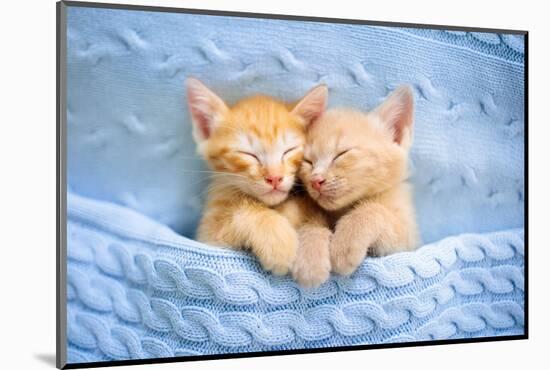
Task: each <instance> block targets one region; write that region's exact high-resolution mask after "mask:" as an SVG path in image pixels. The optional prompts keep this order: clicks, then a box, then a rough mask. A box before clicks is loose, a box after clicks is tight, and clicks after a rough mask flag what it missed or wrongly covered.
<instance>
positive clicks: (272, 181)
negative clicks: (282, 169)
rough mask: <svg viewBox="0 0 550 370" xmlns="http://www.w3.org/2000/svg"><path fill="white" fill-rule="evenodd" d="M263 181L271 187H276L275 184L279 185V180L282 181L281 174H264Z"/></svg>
mask: <svg viewBox="0 0 550 370" xmlns="http://www.w3.org/2000/svg"><path fill="white" fill-rule="evenodd" d="M265 182H267V183H268V184H269V185H271V186H273V189H277V186H279V185H281V182H283V176H271V175H270V176H266V177H265Z"/></svg>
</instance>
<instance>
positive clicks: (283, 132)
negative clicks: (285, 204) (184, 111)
mask: <svg viewBox="0 0 550 370" xmlns="http://www.w3.org/2000/svg"><path fill="white" fill-rule="evenodd" d="M327 94H328V90H327V88H326V86H324V85H320V86H317V87H315V88H313V89H312V90H310V91H309V92H308V93H307V94H306V95H305V96H304V97H303V98H302V99H301V100H300V101H299V102H298V103H297V104H294V105H292V106H289V105H287V104H285V103H283V102H280V101H278V100H276V99H274V98H271V97H268V96H253V97H249V98H246V99H243V100H241V101H239V102H238V103H237V104H235V105H234V106H232V107H228V106H227V105H226V104H225V103H224V101H223V100H222V99H221V98H219V97H218V96H217V95H216V94H215V93H213V92H212V91H211V90H209V89H208V88H207V87H206V86H205V85H203V84H202V83H201V82H200V81H199V80H197V79H194V78H189V79H188V80H187V102H188V105H189V111H190V113H191V121H192V123H193V137H194V139H195V142H196V143H197V148H198V152H199V153H200V154H201V155H202V156H203V157H204V158H205V159H206V161H207V162H208V164H209V166H210V168H211V169H212V170H213V171H215V174H214V176H215V177H216V179H217V183H220V182H221V183H224V184H226V185H229V186H232V187H235V188H238V189H239V190H240V191H242V192H244V193H246V194H249V195H251V196H253V197H255V198H257V199H259V200H260V201H262V202H264V203H265V204H267V205H269V206H273V205H276V204H278V203H280V202H282V201H283V200H285V199H286V198H287V196H288V193H289V191H290V189H291V188H292V186H293V184H294V179H295V174H296V171H297V170H298V168H299V167H300V165H301V161H302V155H303V146H304V142H305V130H306V127H307V125H309V123H311V122H312V121H314V120H315V119H317V118H318V117H319V116H320V115H321V113H322V112H323V111H324V109H325V106H326V102H327Z"/></svg>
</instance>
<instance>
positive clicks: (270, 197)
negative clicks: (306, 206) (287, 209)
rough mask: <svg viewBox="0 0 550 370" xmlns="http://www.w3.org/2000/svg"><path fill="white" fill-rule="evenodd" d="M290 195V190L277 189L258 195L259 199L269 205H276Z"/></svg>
mask: <svg viewBox="0 0 550 370" xmlns="http://www.w3.org/2000/svg"><path fill="white" fill-rule="evenodd" d="M287 197H288V191H280V190H275V191H272V192H269V193H267V194H262V195H259V196H258V199H259V200H260V201H262V202H264V203H265V204H267V205H268V206H276V205H278V204H279V203H281V202H283V201H284V200H285V199H286V198H287Z"/></svg>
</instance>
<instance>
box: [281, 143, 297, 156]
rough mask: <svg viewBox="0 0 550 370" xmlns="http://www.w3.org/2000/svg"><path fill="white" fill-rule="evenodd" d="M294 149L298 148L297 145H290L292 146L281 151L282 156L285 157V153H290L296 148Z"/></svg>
mask: <svg viewBox="0 0 550 370" xmlns="http://www.w3.org/2000/svg"><path fill="white" fill-rule="evenodd" d="M296 149H298V147H297V146H294V147H292V148H290V149H287V150H286V151H285V152H284V153H283V158H284V157H285V155H287V154H288V153H290V152H293V151H294V150H296Z"/></svg>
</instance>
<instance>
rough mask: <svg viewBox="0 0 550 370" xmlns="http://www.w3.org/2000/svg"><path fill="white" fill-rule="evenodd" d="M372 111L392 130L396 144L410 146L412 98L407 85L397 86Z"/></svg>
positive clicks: (412, 111) (412, 113)
mask: <svg viewBox="0 0 550 370" xmlns="http://www.w3.org/2000/svg"><path fill="white" fill-rule="evenodd" d="M374 113H375V114H376V115H378V117H379V118H380V119H381V120H382V122H383V123H384V124H385V125H386V126H387V127H388V128H389V129H390V130H391V131H392V132H393V139H394V141H395V142H396V143H397V144H399V145H401V146H403V147H405V148H406V149H408V148H409V147H410V146H411V144H412V136H413V135H412V133H413V132H412V130H413V118H414V98H413V92H412V90H411V88H410V87H409V86H408V85H401V86H399V87H398V88H397V89H396V90H395V91H394V92H393V93H391V95H390V96H389V97H388V98H387V99H386V100H385V101H384V102H383V103H382V104H380V105H379V106H378V107H377V108H376V109H375V110H374Z"/></svg>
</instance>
